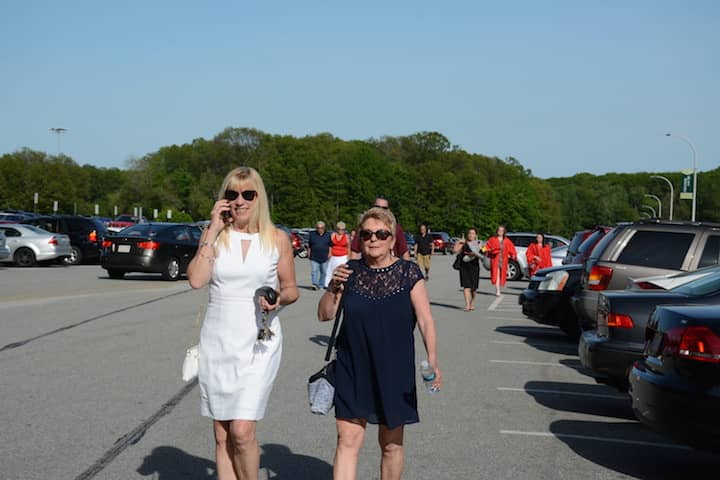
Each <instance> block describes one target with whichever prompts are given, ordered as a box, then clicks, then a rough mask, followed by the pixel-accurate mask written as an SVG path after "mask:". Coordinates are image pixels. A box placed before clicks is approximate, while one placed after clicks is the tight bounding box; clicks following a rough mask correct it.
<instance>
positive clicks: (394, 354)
mask: <svg viewBox="0 0 720 480" xmlns="http://www.w3.org/2000/svg"><path fill="white" fill-rule="evenodd" d="M395 225H396V222H395V217H394V216H393V214H392V213H391V212H390V211H389V210H387V209H382V208H371V209H369V210H368V211H366V212H365V213H363V215H362V216H361V218H360V226H359V229H358V237H359V238H360V245H361V249H362V256H361V258H360V259H359V260H351V261H349V262H348V263H347V264H345V265H341V266H339V267H338V268H336V269H335V270H334V272H333V280H332V282H331V283H330V286H329V288H328V290H327V291H326V292H325V294H324V295H323V296H322V297H321V299H320V303H319V305H318V318H319V319H320V320H321V321H327V320H331V319H333V318H334V317H335V313H336V311H337V308H338V305H339V300H340V296H341V295H342V296H344V299H343V308H344V317H343V320H342V324H341V327H340V334H339V336H338V338H337V344H336V348H337V356H336V369H335V372H336V374H335V419H336V420H335V424H336V428H337V447H336V450H335V461H334V465H333V478H335V479H343V480H348V479H354V478H356V475H357V462H358V455H359V453H360V448H361V447H362V445H363V440H364V436H365V429H366V426H367V424H368V422H369V423H372V424H378V441H379V444H380V449H381V454H382V456H381V464H380V465H381V471H382V472H381V478H382V479H383V480H397V479H399V478H400V477H401V475H402V470H403V465H404V450H403V440H404V426H405V425H407V424H411V423H416V422H418V421H419V417H418V412H417V390H416V386H415V347H414V345H415V340H414V330H415V325H416V323H417V326H418V327H419V328H420V333H421V335H422V337H423V340H424V344H425V349H426V353H427V357H428V361H429V363H430V365H431V366H432V367H433V368H434V370H435V373H436V378H435V381H434V382H433V386H434V387H436V388H438V389H439V388H440V387H441V385H442V373H441V372H440V369H439V368H438V360H437V349H436V336H435V324H434V322H433V318H432V314H431V312H430V301H429V299H428V293H427V290H426V289H425V281H424V280H423V274H422V271H421V269H420V267H418V266H417V264H415V263H413V262H410V261H407V260H403V259H401V258H397V256H395V255H394V254H393V250H392V248H393V244H394V243H395V240H396V239H395V233H394V232H395V231H396V230H395Z"/></svg>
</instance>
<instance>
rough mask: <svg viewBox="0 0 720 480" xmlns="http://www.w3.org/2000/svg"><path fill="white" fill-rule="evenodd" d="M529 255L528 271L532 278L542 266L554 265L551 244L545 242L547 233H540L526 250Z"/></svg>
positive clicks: (526, 255) (527, 255) (526, 254)
mask: <svg viewBox="0 0 720 480" xmlns="http://www.w3.org/2000/svg"><path fill="white" fill-rule="evenodd" d="M525 257H527V264H528V273H529V275H530V278H532V276H533V275H535V272H537V271H538V270H540V269H541V268H548V267H552V257H551V251H550V245H548V244H546V243H545V235H544V234H542V233H538V234H537V235H536V236H535V241H534V242H533V243H531V244H530V245H529V246H528V248H527V250H525Z"/></svg>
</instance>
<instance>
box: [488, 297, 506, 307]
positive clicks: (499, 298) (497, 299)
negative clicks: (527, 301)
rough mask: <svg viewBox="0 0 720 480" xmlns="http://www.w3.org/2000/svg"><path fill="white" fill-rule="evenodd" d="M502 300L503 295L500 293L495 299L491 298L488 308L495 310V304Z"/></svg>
mask: <svg viewBox="0 0 720 480" xmlns="http://www.w3.org/2000/svg"><path fill="white" fill-rule="evenodd" d="M502 300H503V296H502V295H500V296H499V297H497V298H496V299H495V300H493V302H492V303H491V304H490V306H489V307H488V310H495V309H496V308H497V306H498V305H500V302H502Z"/></svg>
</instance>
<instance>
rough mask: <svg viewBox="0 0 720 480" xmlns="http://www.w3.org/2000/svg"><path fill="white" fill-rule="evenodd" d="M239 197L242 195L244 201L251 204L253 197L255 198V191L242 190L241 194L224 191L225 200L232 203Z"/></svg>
mask: <svg viewBox="0 0 720 480" xmlns="http://www.w3.org/2000/svg"><path fill="white" fill-rule="evenodd" d="M240 195H242V197H243V199H245V200H246V201H248V202H251V201H253V200H255V197H257V191H255V190H243V191H242V192H236V191H235V190H229V189H228V190H225V200H230V201H231V202H232V201H233V200H236V199H237V198H238V197H239V196H240Z"/></svg>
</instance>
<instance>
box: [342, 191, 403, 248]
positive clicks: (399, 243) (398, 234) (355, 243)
mask: <svg viewBox="0 0 720 480" xmlns="http://www.w3.org/2000/svg"><path fill="white" fill-rule="evenodd" d="M373 208H382V209H383V210H387V211H390V202H389V201H388V199H387V198H385V197H377V198H376V199H375V202H374V203H373ZM391 213H392V212H391ZM394 237H395V246H394V247H393V254H394V255H395V256H396V257H398V258H402V259H403V260H410V250H408V246H407V240H405V231H404V230H403V228H402V227H401V226H400V224H399V223H396V224H395V235H394ZM361 253H362V248H361V243H360V237H359V235H355V236H354V237H353V239H352V242H351V244H350V258H351V259H353V260H357V259H359V258H360V256H361Z"/></svg>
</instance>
